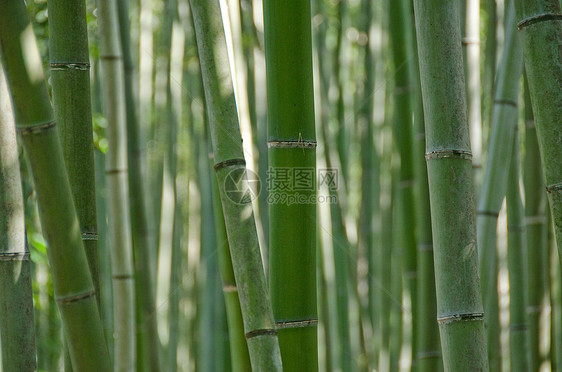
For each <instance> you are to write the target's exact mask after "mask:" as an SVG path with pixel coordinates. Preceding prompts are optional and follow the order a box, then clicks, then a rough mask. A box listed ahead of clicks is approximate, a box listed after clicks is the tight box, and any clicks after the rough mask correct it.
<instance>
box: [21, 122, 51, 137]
mask: <svg viewBox="0 0 562 372" xmlns="http://www.w3.org/2000/svg"><path fill="white" fill-rule="evenodd" d="M56 126H57V122H56V121H54V120H53V121H49V122H47V123H41V124H37V125H33V126H25V127H18V128H17V131H18V133H20V134H21V135H22V136H26V135H28V134H37V133H42V132H47V131H49V130H51V129H54V128H56Z"/></svg>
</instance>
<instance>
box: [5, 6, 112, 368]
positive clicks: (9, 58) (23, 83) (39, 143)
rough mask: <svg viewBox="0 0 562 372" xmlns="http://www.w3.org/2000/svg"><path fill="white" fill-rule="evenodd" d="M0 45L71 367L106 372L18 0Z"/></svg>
mask: <svg viewBox="0 0 562 372" xmlns="http://www.w3.org/2000/svg"><path fill="white" fill-rule="evenodd" d="M0 7H1V8H2V12H0V45H1V49H2V50H1V52H2V53H1V55H2V59H3V62H4V66H5V68H6V76H7V81H8V85H9V86H10V89H11V94H12V101H13V103H14V112H15V119H16V127H17V128H18V130H19V132H20V135H21V136H22V139H23V144H24V148H25V151H26V153H27V156H28V160H29V164H30V166H31V169H32V173H33V179H34V183H35V187H36V190H37V201H38V205H39V213H40V217H41V224H42V227H43V233H44V236H45V239H46V241H47V243H48V246H49V249H48V255H49V261H50V266H51V270H52V279H53V287H54V291H55V297H56V299H57V304H58V307H59V311H60V313H61V319H62V322H63V329H64V333H65V336H66V340H67V341H68V346H69V352H70V357H71V360H72V365H73V366H74V367H75V368H76V369H77V370H79V371H94V370H95V371H99V370H105V371H109V370H110V369H111V367H110V366H111V364H110V360H109V354H108V351H107V346H106V344H105V340H104V336H103V328H102V324H101V321H100V317H99V312H98V308H97V304H96V298H95V288H94V286H93V282H92V277H91V275H90V271H89V269H88V262H87V259H86V254H85V251H84V246H83V245H82V241H81V233H80V228H79V222H78V218H77V215H76V211H75V209H74V203H73V200H72V193H71V189H70V183H69V181H68V178H67V175H66V170H65V166H64V160H63V155H62V148H61V145H60V142H59V136H58V131H57V126H56V123H55V121H54V120H53V111H52V108H51V104H50V102H49V96H48V93H47V89H46V85H45V82H44V78H43V73H42V67H41V62H40V58H39V54H38V51H37V46H36V41H35V36H34V35H33V31H32V28H31V25H30V23H29V19H28V16H27V12H26V8H25V5H24V3H23V2H20V1H1V2H0Z"/></svg>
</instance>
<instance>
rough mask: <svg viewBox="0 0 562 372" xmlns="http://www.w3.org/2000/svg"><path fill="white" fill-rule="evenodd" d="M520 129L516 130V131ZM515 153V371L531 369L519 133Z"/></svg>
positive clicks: (510, 211)
mask: <svg viewBox="0 0 562 372" xmlns="http://www.w3.org/2000/svg"><path fill="white" fill-rule="evenodd" d="M517 133H518V132H517V131H516V134H517ZM513 142H514V143H513V147H512V148H513V150H512V151H513V153H512V155H511V164H510V167H509V176H508V178H507V180H508V182H507V192H506V193H507V195H506V199H507V201H506V203H507V231H508V238H507V241H508V248H507V249H508V250H507V254H508V256H507V258H508V265H509V323H510V326H509V331H510V356H511V371H514V372H519V371H521V372H526V371H528V370H529V369H528V366H527V365H528V364H527V362H528V360H527V349H528V343H527V335H528V327H527V312H526V305H527V301H526V293H525V284H526V270H525V258H526V254H525V249H526V246H525V210H524V209H523V203H522V201H521V193H520V190H519V178H520V171H519V167H520V164H521V161H520V160H521V159H520V157H519V141H518V136H517V135H516V136H514V138H513Z"/></svg>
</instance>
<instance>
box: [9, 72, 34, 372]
mask: <svg viewBox="0 0 562 372" xmlns="http://www.w3.org/2000/svg"><path fill="white" fill-rule="evenodd" d="M0 211H2V212H1V213H0V282H1V283H2V295H1V296H0V334H1V337H2V339H3V342H2V344H1V350H2V354H1V355H2V357H1V359H0V360H1V363H0V370H4V371H22V372H28V371H29V372H31V371H36V370H37V363H36V361H35V323H34V321H33V295H32V291H31V265H30V260H29V251H28V249H27V244H26V240H25V220H24V208H23V197H22V190H21V179H20V169H19V161H18V146H17V142H16V129H15V125H14V115H13V111H12V103H11V101H10V96H9V92H8V86H7V83H6V78H5V77H4V69H3V68H2V63H1V62H0Z"/></svg>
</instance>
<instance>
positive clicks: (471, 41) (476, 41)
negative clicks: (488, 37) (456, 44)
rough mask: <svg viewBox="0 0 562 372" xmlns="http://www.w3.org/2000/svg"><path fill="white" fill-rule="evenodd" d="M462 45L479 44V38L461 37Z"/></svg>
mask: <svg viewBox="0 0 562 372" xmlns="http://www.w3.org/2000/svg"><path fill="white" fill-rule="evenodd" d="M461 43H462V45H480V39H479V38H477V37H463V38H462V41H461Z"/></svg>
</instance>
